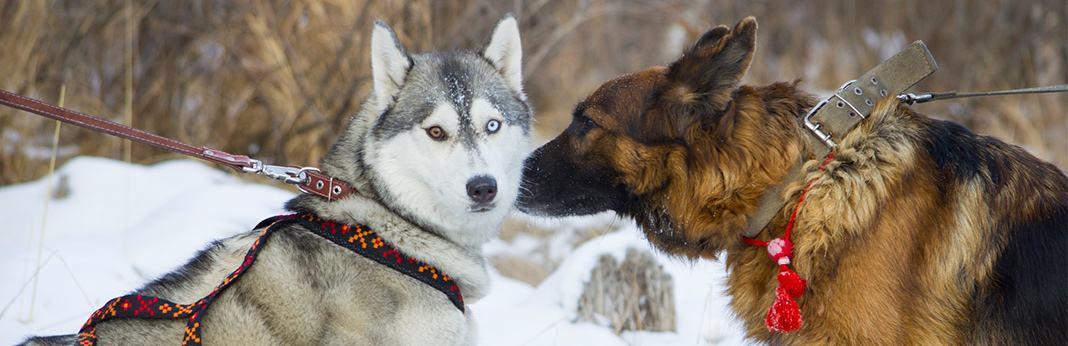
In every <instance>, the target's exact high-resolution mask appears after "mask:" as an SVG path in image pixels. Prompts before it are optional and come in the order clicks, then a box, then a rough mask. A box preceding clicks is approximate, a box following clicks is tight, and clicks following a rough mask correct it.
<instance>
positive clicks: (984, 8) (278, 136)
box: [0, 0, 1068, 185]
mask: <svg viewBox="0 0 1068 346" xmlns="http://www.w3.org/2000/svg"><path fill="white" fill-rule="evenodd" d="M127 3H128V2H127V1H117V0H111V1H70V0H55V1H39V0H7V1H4V2H3V3H2V5H0V88H2V89H4V90H9V91H13V92H16V93H19V94H22V95H28V96H31V97H36V98H40V99H43V100H46V101H52V102H54V101H55V100H56V98H57V97H58V94H59V87H60V85H61V84H62V83H66V84H67V85H68V90H67V95H68V97H67V105H68V106H69V107H71V108H73V109H77V110H81V111H84V112H87V113H89V114H93V115H96V116H100V117H104V118H109V119H112V120H116V121H121V120H122V108H123V102H124V100H125V96H124V95H125V92H126V91H127V88H125V80H126V73H127V70H129V71H131V72H132V74H133V75H132V82H133V83H132V88H131V89H130V90H129V91H132V100H131V102H132V109H133V126H134V127H137V128H141V129H144V130H147V131H150V132H153V133H157V134H160V135H163V136H167V137H171V138H175V139H177V140H181V141H184V142H187V143H190V144H193V145H207V146H210V147H214V148H218V149H222V150H226V151H229V152H232V153H238V154H248V155H250V156H253V157H255V158H259V159H262V160H264V161H266V162H269V163H275V164H296V165H315V164H316V163H317V161H318V159H319V157H320V156H321V155H322V154H323V153H324V152H325V150H327V149H328V148H329V145H330V144H331V143H332V142H333V141H334V140H335V138H336V135H337V133H338V131H339V128H340V127H341V126H343V125H344V124H345V122H346V121H347V118H348V117H349V116H351V115H352V114H355V113H356V112H357V111H358V109H357V107H359V104H360V102H361V101H362V100H363V99H364V97H365V96H366V94H367V92H368V89H369V85H370V84H369V80H368V76H369V75H370V62H369V61H368V55H369V51H368V37H369V35H370V28H371V26H372V23H373V21H374V20H375V19H383V20H385V21H387V22H388V23H389V24H390V25H392V26H393V27H394V29H396V30H397V32H398V34H399V35H400V38H401V41H403V43H404V44H405V46H406V47H409V49H411V50H414V51H423V50H431V49H435V50H451V49H457V48H478V47H479V46H480V45H481V44H482V43H483V41H484V40H485V37H486V36H487V35H488V33H489V31H490V29H491V28H492V26H493V25H494V24H495V23H496V21H497V19H499V18H500V17H501V16H502V15H503V14H504V13H507V12H514V13H516V15H517V16H518V17H519V20H520V25H521V28H520V29H521V32H522V35H523V45H524V51H525V66H524V67H525V73H526V76H527V79H526V85H527V90H528V93H529V95H530V97H531V100H532V102H533V103H534V107H535V110H536V111H537V113H538V125H537V128H538V130H539V139H541V140H544V139H546V138H548V137H551V136H553V135H555V134H556V132H558V131H559V130H561V129H562V128H563V127H564V126H565V125H566V123H567V122H568V121H569V119H568V117H569V113H570V108H571V107H572V105H573V104H574V103H575V102H576V101H578V100H579V99H580V98H581V97H583V96H584V95H586V94H587V93H589V92H590V91H591V90H592V89H593V88H595V87H596V86H598V85H599V84H600V83H602V82H603V81H605V80H607V79H608V78H611V77H614V76H616V75H619V74H622V73H627V72H631V71H634V70H637V69H639V68H642V67H645V66H648V65H653V64H662V63H666V62H668V61H671V60H672V59H674V58H675V57H676V56H677V55H678V54H679V53H680V51H681V48H682V46H683V45H685V44H688V43H689V42H691V41H692V40H693V39H694V38H695V37H696V36H697V35H699V34H700V33H701V32H702V31H703V30H705V29H707V28H710V27H711V25H713V24H728V25H730V24H733V23H735V22H736V21H738V20H739V19H740V18H743V17H744V16H747V15H754V16H756V17H757V19H758V20H759V22H760V31H759V43H758V48H757V56H756V59H755V62H754V64H753V67H752V68H751V69H750V71H749V75H748V77H747V79H746V80H745V81H744V82H748V83H768V82H772V81H778V80H792V79H795V78H798V77H803V78H804V79H805V80H806V81H807V82H806V83H807V85H808V87H809V88H811V89H812V90H826V89H832V88H834V87H837V86H838V85H840V84H841V83H842V82H844V81H846V80H848V79H851V78H854V77H856V76H859V75H860V74H862V73H863V72H865V71H866V70H868V69H869V68H871V67H872V66H874V65H875V64H876V63H878V62H879V61H880V60H881V59H882V58H884V57H885V56H884V55H885V54H887V53H893V52H896V50H897V49H899V48H901V47H903V46H904V45H905V44H907V43H908V42H911V41H913V40H917V39H922V40H924V41H925V42H926V43H927V44H928V46H929V47H930V48H931V51H932V53H933V54H934V55H935V58H936V59H937V60H938V61H939V63H940V66H941V68H940V69H939V71H938V72H936V74H935V75H933V76H932V77H930V78H928V79H927V80H925V81H923V82H922V83H920V84H919V85H918V86H917V87H915V88H914V90H917V91H947V90H961V91H983V90H995V89H1005V88H1019V87H1031V86H1039V85H1052V84H1063V83H1066V82H1068V68H1066V64H1068V47H1066V46H1068V43H1066V40H1065V36H1066V35H1068V28H1066V21H1068V20H1066V17H1068V9H1066V2H1065V1H1063V0H1046V1H965V0H959V1H953V2H949V1H939V2H931V1H902V2H894V3H889V2H871V3H868V2H857V1H834V0H818V1H810V2H798V1H788V0H768V1H754V2H738V3H736V2H731V1H696V2H693V1H680V0H643V1H631V2H612V1H596V0H559V1H549V0H535V1H523V2H520V1H503V0H500V1H491V0H460V1H431V0H421V1H379V2H374V1H360V0H322V1H312V0H291V1H268V0H236V1H159V2H157V1H153V0H148V1H129V3H131V5H130V6H132V11H133V12H132V14H133V15H132V16H131V17H132V18H133V25H135V28H134V30H133V35H132V40H133V42H132V47H133V50H134V51H133V66H132V68H129V69H128V68H127V67H128V66H127V64H126V62H125V61H126V59H125V47H126V43H127V42H128V41H129V39H128V35H127V32H126V25H127V19H126V18H127V16H126V12H125V11H126V6H127ZM866 38H867V41H866ZM919 108H920V110H921V111H923V112H925V113H928V114H931V115H935V116H939V117H943V118H947V119H951V120H954V121H957V122H960V123H962V124H964V125H966V126H968V127H970V128H972V129H973V130H976V131H977V132H980V133H986V134H992V135H995V136H997V137H999V138H1002V139H1004V140H1006V141H1009V142H1012V143H1017V144H1020V145H1022V146H1025V147H1026V148H1028V149H1029V150H1031V151H1032V152H1033V153H1035V154H1036V155H1038V156H1039V157H1041V158H1043V159H1046V160H1050V161H1053V162H1054V163H1056V164H1057V165H1059V166H1060V167H1062V169H1064V167H1068V115H1066V114H1068V95H1065V94H1059V95H1044V96H1010V97H997V98H987V99H975V100H965V101H943V102H938V103H934V104H928V105H922V106H919ZM51 124H52V123H51V122H49V121H46V120H45V119H43V118H39V117H36V116H33V115H29V114H25V113H18V114H16V112H15V111H13V110H10V109H0V136H2V137H0V185H6V184H11V183H16V182H21V181H26V180H30V179H35V178H38V177H41V176H42V175H44V174H45V172H46V170H47V163H48V157H47V155H42V154H41V153H47V152H48V151H49V145H50V134H51V131H52V130H53V128H52V125H51ZM61 137H62V138H61V143H62V144H63V146H64V147H63V148H61V150H60V155H61V156H60V158H59V160H60V162H63V161H65V159H69V158H70V157H72V156H74V155H96V156H105V157H112V158H122V156H123V153H122V149H121V145H120V141H119V140H117V139H114V138H109V137H106V136H104V135H100V134H97V133H92V132H89V131H87V130H81V129H72V128H70V127H66V128H65V129H64V131H63V132H62V135H61ZM132 149H133V152H132V158H133V161H134V162H138V163H152V162H157V161H160V160H164V159H169V158H174V157H176V156H174V155H173V154H167V153H165V152H162V151H160V150H157V149H153V148H149V147H147V146H144V145H137V144H135V145H134V146H133V148H132Z"/></svg>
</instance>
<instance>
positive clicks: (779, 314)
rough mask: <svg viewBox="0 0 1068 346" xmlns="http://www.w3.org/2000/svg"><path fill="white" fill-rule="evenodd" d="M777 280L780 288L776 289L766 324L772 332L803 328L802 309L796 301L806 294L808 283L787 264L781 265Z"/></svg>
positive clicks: (785, 331) (786, 331)
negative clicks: (787, 266)
mask: <svg viewBox="0 0 1068 346" xmlns="http://www.w3.org/2000/svg"><path fill="white" fill-rule="evenodd" d="M777 279H778V280H779V287H776V288H775V303H774V304H772V305H771V309H770V310H768V317H767V318H766V319H765V320H764V324H766V325H767V326H768V330H770V331H773V332H784V333H788V332H791V331H795V330H797V329H798V328H801V324H802V321H801V309H799V308H798V307H797V302H796V301H794V299H795V298H799V297H801V294H802V293H804V292H805V286H806V282H805V280H804V279H802V278H801V277H800V276H797V273H795V272H794V271H792V270H790V269H789V268H786V265H785V264H782V265H779V276H778V277H777Z"/></svg>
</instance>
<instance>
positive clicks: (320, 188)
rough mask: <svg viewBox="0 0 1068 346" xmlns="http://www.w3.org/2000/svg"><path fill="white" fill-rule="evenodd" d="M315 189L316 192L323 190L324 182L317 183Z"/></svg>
mask: <svg viewBox="0 0 1068 346" xmlns="http://www.w3.org/2000/svg"><path fill="white" fill-rule="evenodd" d="M315 189H316V190H322V189H323V181H322V180H320V181H317V182H315Z"/></svg>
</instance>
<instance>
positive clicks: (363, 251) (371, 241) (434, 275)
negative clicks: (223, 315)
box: [78, 214, 465, 346]
mask: <svg viewBox="0 0 1068 346" xmlns="http://www.w3.org/2000/svg"><path fill="white" fill-rule="evenodd" d="M291 224H299V225H301V226H303V227H304V228H306V229H308V230H310V231H312V232H313V233H315V234H317V235H319V236H321V237H323V238H326V239H328V240H330V241H331V242H333V243H334V244H337V245H340V246H342V247H344V248H346V249H349V250H351V251H353V252H356V253H358V254H360V255H362V256H364V257H367V258H369V259H372V260H374V261H375V262H378V263H380V264H382V265H385V266H387V267H390V268H392V269H393V270H396V271H398V272H401V273H403V274H405V275H408V276H410V277H412V278H415V279H417V280H419V281H421V282H423V283H425V284H427V285H429V286H431V287H433V288H435V289H437V290H438V291H441V292H442V293H444V294H445V296H446V297H447V298H448V299H449V301H451V302H452V304H453V305H454V306H456V308H457V309H459V310H460V312H461V313H463V312H465V310H464V299H463V295H461V294H460V288H459V287H457V286H456V282H455V281H454V280H452V278H450V277H449V276H448V275H445V274H444V273H441V272H440V271H438V270H437V268H434V267H432V266H430V265H427V264H424V263H423V262H421V261H419V260H416V259H415V258H413V257H411V256H406V255H404V254H402V253H400V252H399V251H398V250H397V249H396V248H394V247H393V245H391V244H389V243H387V242H386V241H385V240H383V239H382V238H380V237H379V236H378V235H377V234H375V233H374V231H372V230H370V229H368V228H365V227H364V226H362V225H356V226H349V225H347V224H339V223H337V222H334V221H331V220H325V219H322V218H320V217H319V216H316V215H313V214H292V215H279V216H275V217H271V218H269V219H266V220H263V221H262V222H260V224H259V225H257V226H256V228H260V227H264V226H266V227H265V228H264V229H263V232H262V233H260V236H259V238H257V239H256V242H255V243H253V244H252V248H250V249H249V250H248V253H246V254H245V261H244V262H242V263H241V266H240V267H238V268H237V270H234V271H233V272H232V273H230V275H228V276H227V277H226V279H224V280H223V282H222V283H220V284H219V285H218V286H216V287H215V289H214V290H212V291H211V293H209V294H208V295H207V296H205V297H204V298H201V299H200V300H197V301H196V302H194V303H192V304H177V303H174V302H171V301H169V300H166V299H162V298H157V297H150V296H143V295H138V294H131V295H125V296H122V297H118V298H115V299H112V300H110V301H108V302H107V303H106V304H104V307H102V308H100V309H99V310H97V311H96V312H94V313H93V315H92V316H90V317H89V320H88V321H86V322H85V324H84V325H82V329H81V330H80V331H79V332H78V345H83V346H91V345H95V344H96V341H97V336H96V324H97V323H100V322H101V321H106V320H110V319H115V318H152V319H178V318H188V319H189V321H188V322H187V323H186V326H185V332H184V336H183V338H182V345H188V346H199V345H200V340H201V338H200V331H201V328H200V319H201V318H202V317H203V316H204V313H205V312H206V309H207V308H208V306H209V305H210V304H211V302H212V301H213V300H215V297H217V296H218V295H219V293H220V292H222V291H223V290H224V289H226V287H228V286H229V285H230V284H231V283H233V282H234V281H235V280H237V279H238V278H239V277H240V276H241V274H243V273H245V271H246V270H248V268H249V267H251V266H252V263H253V262H254V261H255V260H256V255H257V254H259V251H260V249H261V245H262V244H264V243H265V241H266V239H267V237H268V236H270V235H271V233H272V232H273V230H275V229H277V228H278V227H284V226H286V225H291Z"/></svg>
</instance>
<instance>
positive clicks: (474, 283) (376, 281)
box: [26, 15, 531, 345]
mask: <svg viewBox="0 0 1068 346" xmlns="http://www.w3.org/2000/svg"><path fill="white" fill-rule="evenodd" d="M371 55H372V57H371V63H372V69H373V74H374V75H373V79H374V86H373V91H372V92H371V96H370V97H369V99H368V100H366V101H365V102H364V105H363V109H362V111H361V112H360V114H359V115H357V116H356V117H355V118H353V119H352V121H351V122H350V124H349V126H348V128H347V129H346V131H345V132H344V133H343V134H342V136H341V138H340V139H339V140H338V142H337V143H336V144H334V146H333V147H332V148H331V150H330V152H329V153H328V154H327V155H326V156H325V157H324V158H323V159H322V162H321V164H322V170H323V172H324V173H326V174H328V175H331V176H333V177H334V178H336V179H341V180H344V181H346V182H348V183H349V184H350V185H352V186H353V188H354V190H355V193H353V194H352V195H349V196H348V197H345V198H343V199H339V200H333V201H328V200H326V199H324V198H321V197H318V196H315V195H311V194H303V195H300V196H297V197H296V198H294V199H292V200H290V201H289V202H288V203H287V204H286V208H287V209H289V210H291V211H294V212H298V213H312V214H315V215H317V216H319V217H321V218H323V219H329V220H334V221H336V222H338V223H346V224H359V225H364V226H365V227H367V228H369V229H371V230H373V231H374V232H376V233H377V235H378V236H379V237H381V238H382V239H383V240H385V241H386V242H388V243H391V244H392V245H393V246H394V247H395V248H396V249H398V250H399V251H400V252H401V253H404V254H405V255H406V256H410V257H412V258H415V259H417V260H419V261H421V262H423V263H425V264H428V265H430V266H433V267H435V268H437V269H438V270H440V271H441V272H443V273H444V274H447V275H448V276H449V277H451V279H452V280H454V281H455V285H456V286H458V287H459V290H460V291H461V292H462V294H463V298H464V299H465V300H466V301H467V302H471V301H474V300H477V299H479V298H480V297H483V296H484V295H485V294H486V293H487V286H488V284H489V279H488V276H487V273H486V267H485V266H486V261H485V259H484V257H483V256H482V253H481V245H482V244H484V243H485V242H487V241H489V240H490V239H491V238H492V237H494V236H496V234H497V231H498V229H499V227H500V225H501V223H502V222H503V219H504V217H505V216H506V214H507V213H508V212H509V209H510V208H511V207H512V205H513V204H514V201H515V199H516V195H517V192H518V188H519V182H520V176H521V173H522V162H523V159H524V158H525V157H526V154H527V153H528V151H529V132H530V119H531V110H530V107H529V105H528V104H527V103H526V96H525V95H524V93H523V88H522V74H521V59H522V52H521V47H520V39H519V30H518V26H517V23H516V20H515V18H514V17H512V16H511V15H509V16H506V17H505V18H503V19H502V20H501V21H500V22H498V24H497V26H496V28H495V29H494V31H493V33H492V35H491V36H490V39H489V43H488V44H487V45H486V46H485V48H483V49H482V51H481V52H466V51H460V52H447V53H437V52H434V53H423V54H408V53H406V52H405V50H404V48H403V47H402V46H401V44H400V41H399V40H398V39H397V36H396V34H395V33H394V32H393V30H392V29H390V28H389V26H387V25H386V24H385V23H383V22H382V21H378V22H376V23H375V27H374V31H373V33H372V38H371ZM258 234H259V232H258V231H252V232H248V233H244V234H240V235H237V236H234V237H231V238H227V239H223V240H220V241H217V242H215V243H214V244H212V245H210V246H209V247H208V248H207V249H205V250H203V251H201V252H200V253H199V254H198V255H196V257H194V258H193V259H192V261H190V262H189V263H188V264H186V265H185V266H183V267H181V268H179V269H178V270H176V271H174V272H172V273H170V274H167V275H165V276H163V277H162V278H160V279H157V280H155V281H153V282H151V283H149V284H148V285H146V286H145V287H143V288H141V289H139V290H137V291H136V293H137V294H142V295H148V296H155V297H160V298H163V299H167V300H170V301H173V302H176V303H180V304H189V303H192V302H194V301H196V300H197V299H200V298H201V297H204V296H205V295H207V294H209V293H210V292H211V291H212V290H213V289H214V288H215V286H216V285H218V284H219V283H220V282H222V281H223V280H224V278H225V277H226V275H227V274H228V273H230V272H231V271H232V270H234V269H235V268H238V267H239V266H240V265H241V264H242V261H243V260H244V257H245V253H246V251H247V250H248V249H249V248H250V246H252V245H253V243H254V242H255V241H256V239H257V235H258ZM272 234H273V235H271V236H270V237H269V238H266V239H267V240H266V241H265V243H264V244H263V245H262V249H261V251H260V253H259V256H258V259H257V260H256V261H255V262H254V263H253V264H252V265H251V267H249V269H248V270H247V271H246V272H245V273H244V275H242V276H241V277H240V278H239V280H236V281H234V283H233V284H232V285H230V286H229V287H228V288H226V289H225V290H223V291H221V293H219V295H218V296H217V297H216V299H215V300H214V302H213V303H212V304H211V305H210V306H209V308H208V309H207V310H206V312H205V314H204V316H203V318H202V320H201V321H202V326H201V333H202V338H203V339H202V342H203V343H204V344H214V345H238V344H241V345H473V344H475V341H476V337H477V333H476V329H475V323H474V319H473V317H472V315H471V312H470V311H469V310H467V311H465V310H461V309H458V308H457V306H456V305H454V303H452V302H450V300H449V299H448V298H446V296H445V295H443V294H442V292H440V291H438V290H435V289H434V288H432V287H431V286H429V285H427V284H424V283H422V282H420V281H418V280H416V279H413V278H412V277H409V276H406V275H405V274H402V273H401V272H399V271H397V270H394V269H391V268H389V267H386V266H384V265H382V264H379V263H377V262H375V261H373V260H370V259H368V258H365V257H362V256H360V255H358V254H356V253H353V252H351V251H349V250H347V249H345V248H342V247H340V246H336V245H335V244H332V243H331V241H329V240H327V239H325V238H323V237H320V236H317V235H315V234H313V233H311V232H310V231H308V230H307V229H305V228H303V227H301V226H300V225H291V226H287V227H284V228H282V229H279V230H277V231H273V233H272ZM185 323H186V321H185V320H159V319H137V318H123V319H113V320H106V321H103V322H100V323H99V324H98V325H97V329H96V332H97V336H98V337H99V344H101V345H116V344H117V345H164V344H179V343H181V342H182V340H183V336H184V335H183V327H184V326H185ZM74 340H75V337H74V336H73V335H68V336H57V337H49V338H35V339H30V340H28V341H27V342H26V345H61V344H64V345H71V344H73V343H74Z"/></svg>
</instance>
